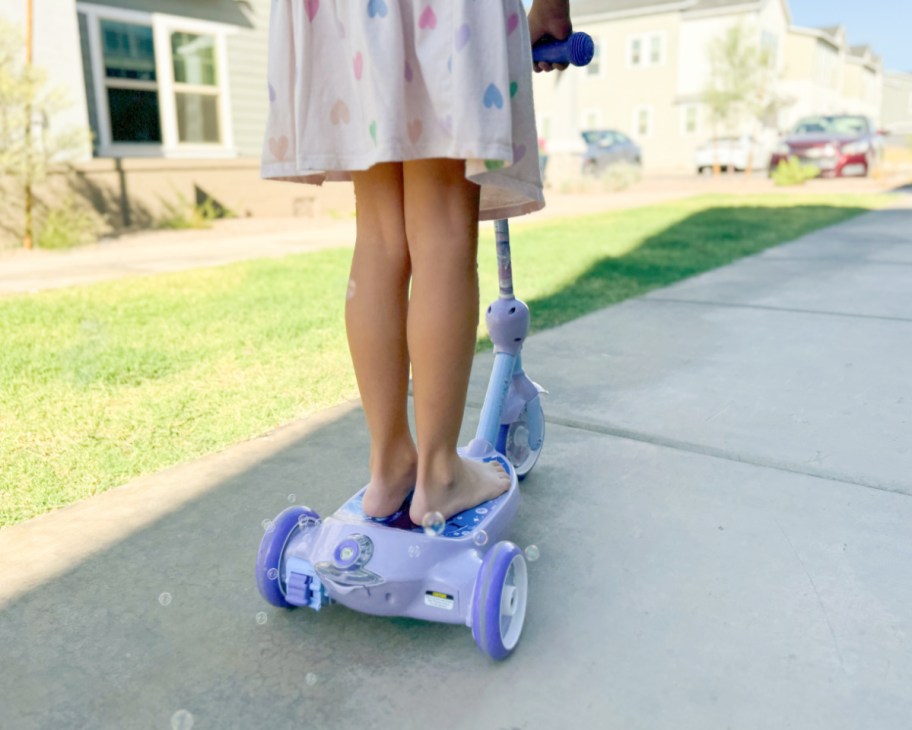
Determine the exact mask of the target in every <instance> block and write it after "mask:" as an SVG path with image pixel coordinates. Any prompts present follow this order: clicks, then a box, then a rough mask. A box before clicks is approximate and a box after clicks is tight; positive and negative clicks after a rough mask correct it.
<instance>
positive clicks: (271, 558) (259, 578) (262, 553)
mask: <svg viewBox="0 0 912 730" xmlns="http://www.w3.org/2000/svg"><path fill="white" fill-rule="evenodd" d="M319 522H320V515H318V514H317V513H316V512H314V511H313V510H311V509H308V508H307V507H301V506H299V505H295V506H294V507H288V508H287V509H285V510H282V512H280V513H279V514H278V516H276V518H275V519H274V520H273V521H272V522H271V523H269V524H268V525H267V526H266V533H265V534H264V535H263V539H262V540H261V541H260V549H259V551H258V552H257V561H256V582H257V588H258V589H259V591H260V595H261V596H263V598H265V599H266V601H267V602H269V603H271V604H272V605H273V606H278V607H279V608H293V606H292V604H290V603H289V602H288V601H286V600H285V592H284V591H283V590H282V588H283V584H282V580H283V578H282V575H281V570H282V558H283V555H284V553H285V545H287V544H288V538H290V537H291V536H292V534H293V533H294V532H295V531H296V530H299V529H310V528H311V527H315V526H316V525H318V524H319Z"/></svg>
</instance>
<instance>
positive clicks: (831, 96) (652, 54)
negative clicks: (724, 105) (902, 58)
mask: <svg viewBox="0 0 912 730" xmlns="http://www.w3.org/2000/svg"><path fill="white" fill-rule="evenodd" d="M571 7H572V11H573V14H574V27H575V28H576V29H577V30H584V31H586V32H587V33H589V34H591V35H592V36H593V38H594V39H595V41H596V47H597V53H596V58H595V61H594V63H593V64H592V65H591V66H590V67H589V68H587V69H585V70H583V71H581V72H571V73H562V74H559V75H552V76H546V75H544V74H539V75H538V76H537V77H536V79H535V85H534V89H535V98H536V103H537V104H538V105H539V109H540V111H539V113H538V115H537V118H538V123H539V130H540V134H541V136H542V137H543V138H544V140H545V144H546V147H547V148H548V150H549V152H551V153H552V157H553V158H557V159H559V158H561V157H562V156H563V157H564V159H565V170H564V172H565V174H572V171H573V170H576V171H578V169H579V166H578V157H577V158H574V155H578V154H579V153H580V152H581V151H582V149H583V145H582V141H581V137H580V131H582V130H585V129H593V128H612V129H617V130H619V131H621V132H624V133H625V134H628V135H629V136H631V137H632V138H633V139H634V140H635V141H636V142H637V143H638V144H639V145H640V147H641V149H642V152H643V165H644V168H645V169H647V170H669V171H670V170H690V169H692V168H693V160H694V152H695V149H696V147H697V145H699V144H700V143H702V142H704V141H706V140H707V139H709V138H711V137H712V136H717V135H732V134H753V135H754V136H755V137H758V138H760V139H761V140H762V141H763V142H765V143H767V144H771V143H772V142H774V141H775V139H776V138H777V137H778V136H779V133H780V132H782V131H783V130H785V129H788V128H789V127H791V126H792V125H793V124H794V123H795V122H796V121H797V120H798V119H799V118H801V117H802V116H807V115H809V114H820V113H828V112H829V113H853V114H865V115H867V116H869V117H871V118H872V119H874V120H875V122H876V121H878V119H879V116H880V108H881V89H882V86H883V71H882V67H881V62H880V59H879V58H878V57H877V56H876V55H875V54H874V53H873V52H872V51H871V49H870V48H869V47H867V46H849V45H848V43H847V41H846V34H845V29H844V28H842V27H840V26H836V27H830V28H799V27H796V26H793V25H792V24H791V13H790V8H789V5H788V2H787V0H649V1H648V2H635V1H634V0H577V2H574V3H573V5H572V6H571ZM735 25H741V26H743V27H744V28H746V29H747V30H748V32H749V33H750V35H751V36H752V38H753V41H754V43H755V44H756V45H757V46H758V47H760V48H763V49H766V51H767V52H768V53H769V54H770V56H771V58H772V72H773V74H774V75H775V78H776V82H775V84H774V86H773V92H774V94H775V96H776V98H777V100H778V101H779V105H778V110H777V112H776V113H775V114H772V115H770V116H769V117H768V118H766V119H762V120H755V119H747V118H742V119H736V120H733V121H732V122H731V123H729V125H728V126H727V128H725V129H721V128H715V129H714V126H713V123H712V119H711V115H710V113H709V110H708V109H707V107H706V106H705V104H703V102H702V96H703V92H704V90H705V89H706V88H707V86H708V85H709V82H710V63H709V56H708V49H709V47H710V44H711V43H712V42H713V41H714V40H715V39H716V38H720V37H721V36H722V35H723V34H724V33H725V32H726V30H728V29H729V28H731V27H733V26H735ZM571 160H575V161H573V162H571Z"/></svg>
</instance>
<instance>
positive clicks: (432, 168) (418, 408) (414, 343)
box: [403, 160, 510, 523]
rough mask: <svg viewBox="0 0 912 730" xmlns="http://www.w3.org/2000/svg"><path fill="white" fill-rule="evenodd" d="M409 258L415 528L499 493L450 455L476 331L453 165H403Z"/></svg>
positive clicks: (465, 218)
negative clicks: (430, 516) (435, 516)
mask: <svg viewBox="0 0 912 730" xmlns="http://www.w3.org/2000/svg"><path fill="white" fill-rule="evenodd" d="M403 183H404V186H403V190H404V197H405V228H406V235H407V240H408V248H409V254H410V256H411V262H412V293H411V300H410V302H409V308H408V347H409V354H410V355H411V360H412V385H413V390H414V400H415V422H416V427H417V437H418V439H417V440H418V479H417V483H416V486H415V496H414V497H413V498H412V506H411V510H410V515H411V518H412V520H413V521H414V522H417V523H420V522H421V520H422V518H423V517H424V515H425V514H427V513H428V512H430V511H438V512H441V513H442V514H443V516H444V517H450V516H451V515H454V514H456V513H458V512H461V511H462V510H464V509H468V508H469V507H473V506H474V505H476V504H478V503H479V502H483V501H485V500H486V499H492V498H493V497H496V496H497V495H498V494H501V493H502V492H504V491H506V489H507V488H508V487H509V486H510V482H509V478H508V477H507V475H506V474H505V473H504V471H503V469H501V468H500V467H499V466H497V465H496V464H493V463H488V464H481V463H479V462H476V461H471V460H463V459H461V458H460V457H459V456H458V455H457V454H456V443H457V440H458V438H459V428H460V426H461V424H462V416H463V410H464V409H465V401H466V391H467V390H468V384H469V373H470V370H471V368H472V357H473V355H474V353H475V337H476V333H477V328H478V271H477V264H476V254H477V249H478V196H479V188H478V186H477V185H475V184H474V183H471V182H469V181H467V180H466V179H465V162H463V161H461V160H414V161H408V162H404V163H403Z"/></svg>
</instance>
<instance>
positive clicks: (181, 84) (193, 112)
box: [171, 33, 219, 142]
mask: <svg viewBox="0 0 912 730" xmlns="http://www.w3.org/2000/svg"><path fill="white" fill-rule="evenodd" d="M171 55H172V59H173V62H174V94H175V104H176V107H177V134H178V139H179V140H180V141H181V142H218V141H219V124H218V87H217V86H216V78H215V38H213V37H212V36H210V35H195V34H191V33H172V34H171Z"/></svg>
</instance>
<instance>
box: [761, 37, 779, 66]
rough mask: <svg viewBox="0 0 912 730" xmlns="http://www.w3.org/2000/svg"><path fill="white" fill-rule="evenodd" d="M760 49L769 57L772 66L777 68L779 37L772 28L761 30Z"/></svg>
mask: <svg viewBox="0 0 912 730" xmlns="http://www.w3.org/2000/svg"><path fill="white" fill-rule="evenodd" d="M760 49H761V50H762V51H763V52H764V53H766V55H767V56H768V57H769V63H770V68H776V62H777V60H778V59H777V55H778V53H779V37H778V36H777V35H776V34H775V33H773V32H772V31H771V30H762V31H760Z"/></svg>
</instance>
